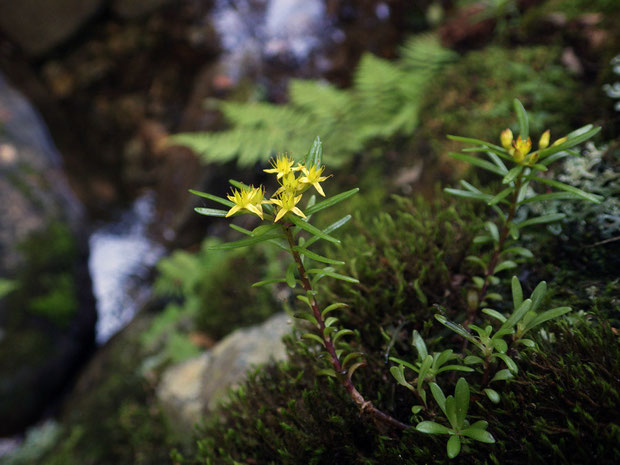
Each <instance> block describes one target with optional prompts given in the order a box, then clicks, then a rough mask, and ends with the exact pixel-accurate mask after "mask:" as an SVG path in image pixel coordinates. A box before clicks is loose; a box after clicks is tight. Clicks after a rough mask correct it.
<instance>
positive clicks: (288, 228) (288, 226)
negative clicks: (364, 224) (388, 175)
mask: <svg viewBox="0 0 620 465" xmlns="http://www.w3.org/2000/svg"><path fill="white" fill-rule="evenodd" d="M322 156H323V147H322V144H321V140H320V139H319V138H318V137H317V138H316V140H315V141H314V143H313V145H312V147H311V148H310V150H309V151H308V153H307V155H306V157H305V161H304V162H303V163H299V162H295V161H294V160H293V158H291V157H290V156H288V155H279V156H277V157H276V158H275V159H274V160H272V162H271V168H268V169H265V170H264V171H265V172H267V173H271V174H274V175H275V177H276V181H277V182H278V184H279V188H278V189H277V190H276V191H275V192H274V193H273V195H272V196H271V197H270V199H269V200H266V199H265V188H264V187H263V186H259V187H254V186H247V185H245V184H243V183H240V182H238V181H234V180H231V181H230V183H231V184H232V186H233V191H232V193H231V194H230V195H228V197H227V199H224V198H222V197H218V196H215V195H212V194H208V193H204V192H198V191H191V192H192V193H193V194H196V195H198V196H200V197H203V198H206V199H209V200H212V201H214V202H217V203H219V204H221V205H225V206H227V207H228V208H229V210H228V211H226V210H221V209H214V208H202V207H199V208H196V209H195V210H196V212H197V213H200V214H202V215H207V216H215V217H226V218H228V217H235V216H238V215H243V214H251V215H255V216H257V217H258V218H260V219H261V220H262V222H263V223H264V224H261V225H260V226H258V227H256V228H254V229H253V230H252V231H250V230H247V229H245V228H242V227H239V226H237V225H234V224H230V227H231V228H232V229H234V230H236V231H238V232H240V233H242V234H245V235H246V236H248V237H247V238H245V239H240V240H237V241H233V242H226V243H222V244H218V245H214V246H211V247H210V249H232V248H238V247H247V246H251V245H255V244H258V243H261V242H268V243H271V244H273V245H274V246H276V247H279V248H280V249H283V250H286V251H287V252H289V253H290V255H291V257H292V258H293V261H292V262H291V264H290V265H289V267H288V268H287V271H286V273H285V276H284V277H283V278H275V279H267V280H263V281H259V282H257V283H254V284H253V286H263V285H266V284H273V283H286V284H288V285H289V286H290V287H291V288H293V289H295V288H297V289H299V288H300V289H301V290H302V291H303V293H302V294H300V295H298V296H297V298H298V299H299V300H301V301H302V302H303V303H304V304H305V305H306V307H307V308H306V310H304V311H300V312H297V313H295V317H297V318H298V319H303V320H306V321H308V322H310V324H311V325H312V326H313V331H309V332H306V333H305V334H303V335H302V337H303V338H304V339H307V340H311V341H315V342H317V343H318V344H320V346H321V347H322V348H323V350H325V351H326V352H327V354H328V357H329V364H330V366H329V367H327V368H320V369H318V370H317V375H325V376H329V377H333V378H336V379H338V380H339V381H340V382H341V384H342V385H343V386H344V388H345V389H346V391H347V393H348V394H349V397H350V398H351V399H352V400H353V402H354V403H355V404H356V405H357V406H358V407H359V408H360V410H361V411H362V413H366V414H369V415H371V416H372V418H373V419H374V420H375V421H377V422H380V423H383V424H386V425H389V426H391V427H395V428H398V429H405V428H407V425H405V424H403V423H401V422H400V421H398V420H397V419H395V418H394V417H392V416H390V415H388V414H386V413H384V412H382V411H380V410H379V409H377V408H376V407H375V406H374V405H373V404H372V402H370V401H367V400H366V399H365V398H364V397H363V396H362V395H361V394H360V392H359V391H358V390H357V388H356V387H355V385H354V384H353V382H352V379H351V378H352V376H353V374H354V373H355V371H356V370H357V369H358V368H360V367H362V366H364V365H365V361H364V356H363V354H362V353H361V352H356V351H353V350H351V348H350V345H349V344H348V343H347V342H346V340H345V338H346V337H347V336H351V335H353V334H354V332H353V331H352V330H350V329H347V328H341V327H340V326H339V320H338V318H337V317H336V316H334V314H333V312H334V311H336V310H338V309H342V308H344V307H346V305H345V304H344V303H342V302H335V303H331V304H329V305H326V306H325V307H321V305H320V303H319V300H318V292H317V290H316V287H317V283H318V281H319V280H321V279H323V278H326V277H328V278H334V279H339V280H343V281H347V282H351V283H357V282H358V280H357V279H355V278H353V277H351V276H346V275H344V274H341V273H338V272H337V271H336V270H337V268H335V267H337V266H341V265H344V262H343V261H341V260H336V259H333V258H329V257H325V256H322V255H320V254H318V253H317V252H315V251H312V250H310V246H311V245H313V244H314V243H315V242H317V241H319V240H325V241H328V242H331V243H333V244H340V240H339V239H336V238H335V237H333V236H332V235H331V233H332V232H333V231H335V230H337V229H338V228H340V227H342V226H343V225H344V224H346V223H347V222H348V221H349V220H350V219H351V215H346V216H344V217H342V218H340V219H339V220H338V221H336V222H334V223H332V224H331V225H329V226H328V227H326V228H324V229H319V228H317V227H316V226H314V225H312V223H311V222H310V220H311V218H312V216H313V215H314V214H315V213H318V212H319V211H322V210H324V209H327V208H330V207H333V206H334V205H336V204H338V203H340V202H342V201H343V200H346V199H348V198H349V197H351V196H352V195H355V194H356V193H357V192H358V191H359V189H358V188H355V189H351V190H348V191H346V192H342V193H340V194H337V195H334V196H333V197H329V198H327V197H326V196H325V192H324V191H323V188H322V187H321V183H322V182H324V181H326V180H327V179H328V178H329V176H323V171H324V169H325V167H324V166H323V165H322ZM312 188H313V189H314V190H315V191H316V192H317V193H318V194H319V195H321V196H323V197H326V199H325V200H323V201H321V202H318V203H317V202H316V196H315V195H311V196H309V198H308V199H307V202H306V204H305V205H306V206H305V208H303V209H302V207H301V205H302V204H303V202H302V199H303V197H304V195H305V194H306V193H307V192H308V190H310V189H312ZM302 232H305V233H308V236H309V237H306V236H305V235H303V234H302ZM312 263H315V265H311V264H312ZM325 265H327V266H325ZM322 358H323V357H322V356H320V357H317V362H318V363H317V366H321V365H322V363H323V362H321V361H320V360H319V359H322Z"/></svg>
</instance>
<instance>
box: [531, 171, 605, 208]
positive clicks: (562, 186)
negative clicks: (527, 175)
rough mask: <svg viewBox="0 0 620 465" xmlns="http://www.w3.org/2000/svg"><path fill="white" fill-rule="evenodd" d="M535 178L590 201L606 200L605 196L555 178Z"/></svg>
mask: <svg viewBox="0 0 620 465" xmlns="http://www.w3.org/2000/svg"><path fill="white" fill-rule="evenodd" d="M533 179H534V180H536V181H539V182H542V183H543V184H547V185H548V186H551V187H555V188H556V189H560V190H563V191H566V192H570V193H571V194H575V195H577V196H579V197H581V198H582V199H586V200H589V201H590V202H594V203H601V202H602V201H603V200H604V198H603V197H601V196H600V195H595V194H590V193H588V192H585V191H582V190H581V189H577V188H576V187H573V186H569V185H568V184H564V183H561V182H559V181H556V180H554V179H547V178H540V177H534V178H533Z"/></svg>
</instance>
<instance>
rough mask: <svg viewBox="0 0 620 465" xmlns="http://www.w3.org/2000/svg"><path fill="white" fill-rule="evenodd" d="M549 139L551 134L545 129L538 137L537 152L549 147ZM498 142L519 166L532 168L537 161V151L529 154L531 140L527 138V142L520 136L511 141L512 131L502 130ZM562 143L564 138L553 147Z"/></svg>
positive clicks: (564, 140)
mask: <svg viewBox="0 0 620 465" xmlns="http://www.w3.org/2000/svg"><path fill="white" fill-rule="evenodd" d="M550 138H551V132H550V131H549V130H548V129H547V130H546V131H545V132H543V134H542V136H540V139H539V141H538V150H544V149H546V148H547V147H549V141H550ZM500 141H501V143H502V147H504V149H505V150H506V151H507V152H508V153H509V154H510V155H511V156H512V158H513V159H514V161H515V162H516V163H518V164H519V165H526V166H532V165H533V164H534V163H536V162H537V161H538V150H537V151H536V152H534V153H531V154H530V150H532V139H530V138H529V137H528V138H527V140H523V139H521V136H519V137H517V139H516V140H513V135H512V131H511V130H510V129H504V130H503V131H502V133H501V135H500ZM564 142H566V137H562V138H561V139H558V140H556V141H555V142H554V143H553V146H557V145H560V144H563V143H564ZM528 154H529V155H528Z"/></svg>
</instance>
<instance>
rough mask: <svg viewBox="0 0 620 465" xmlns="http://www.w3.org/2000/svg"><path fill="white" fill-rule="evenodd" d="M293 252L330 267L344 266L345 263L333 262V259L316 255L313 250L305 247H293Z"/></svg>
mask: <svg viewBox="0 0 620 465" xmlns="http://www.w3.org/2000/svg"><path fill="white" fill-rule="evenodd" d="M293 250H296V251H297V252H299V253H300V254H302V255H305V256H306V257H308V258H311V259H312V260H315V261H317V262H322V263H327V264H330V265H344V262H343V261H341V260H333V259H331V258H327V257H323V256H322V255H319V254H318V253H314V252H312V251H311V250H308V249H305V248H303V247H299V246H295V247H293Z"/></svg>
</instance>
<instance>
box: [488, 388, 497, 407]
mask: <svg viewBox="0 0 620 465" xmlns="http://www.w3.org/2000/svg"><path fill="white" fill-rule="evenodd" d="M484 393H485V394H486V396H487V397H488V398H489V400H490V401H491V402H493V403H494V404H499V401H500V396H499V394H498V392H497V391H496V390H494V389H491V388H486V389H485V390H484Z"/></svg>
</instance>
